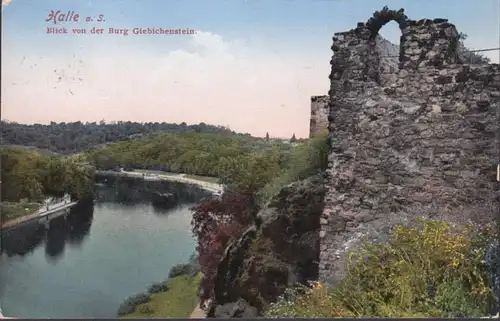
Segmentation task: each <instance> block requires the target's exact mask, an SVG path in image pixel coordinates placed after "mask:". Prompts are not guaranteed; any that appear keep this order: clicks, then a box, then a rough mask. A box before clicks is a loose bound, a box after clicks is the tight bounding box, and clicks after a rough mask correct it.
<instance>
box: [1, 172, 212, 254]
mask: <svg viewBox="0 0 500 321" xmlns="http://www.w3.org/2000/svg"><path fill="white" fill-rule="evenodd" d="M155 193H172V194H175V202H172V203H158V202H154V201H153V200H154V196H155ZM208 195H210V193H209V192H207V191H204V190H201V189H199V188H198V187H196V186H193V185H189V184H184V183H176V182H161V181H159V182H144V181H142V180H137V179H134V178H132V179H130V178H118V179H115V178H111V179H109V178H102V177H101V179H100V183H99V184H98V185H97V186H96V189H95V195H94V199H95V203H106V202H111V203H120V204H121V205H124V206H136V205H140V204H142V205H149V204H151V205H152V207H153V210H154V211H153V213H154V214H155V215H160V216H164V215H169V214H170V213H174V212H175V211H176V210H178V209H179V208H181V207H182V206H183V204H186V203H191V202H196V201H198V200H200V199H201V198H203V197H205V196H208ZM93 216H94V205H93V204H92V203H84V204H78V205H77V206H75V207H73V208H72V209H71V211H70V213H69V214H68V215H67V216H65V217H64V216H61V217H58V218H55V219H52V220H51V221H50V222H48V223H46V224H40V223H38V222H37V221H33V222H30V223H27V224H24V225H22V226H20V227H16V228H13V229H10V230H7V231H3V232H0V233H1V235H0V238H1V239H0V257H1V255H2V254H3V255H7V256H8V257H12V256H25V255H27V254H30V253H32V252H33V251H34V250H35V248H37V247H38V246H42V245H44V246H45V255H46V258H47V259H48V260H50V261H51V262H57V261H58V260H59V258H60V257H61V256H62V255H63V254H64V250H65V248H66V245H68V246H71V247H77V248H78V247H81V246H82V243H83V242H84V241H85V239H86V237H87V236H88V234H89V232H90V228H91V226H92V220H93Z"/></svg>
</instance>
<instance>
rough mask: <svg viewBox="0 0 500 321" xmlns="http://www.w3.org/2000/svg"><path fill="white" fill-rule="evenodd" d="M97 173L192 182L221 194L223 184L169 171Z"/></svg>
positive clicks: (100, 172)
mask: <svg viewBox="0 0 500 321" xmlns="http://www.w3.org/2000/svg"><path fill="white" fill-rule="evenodd" d="M97 174H101V175H111V176H122V177H137V178H142V179H144V180H148V181H157V180H164V181H171V182H180V183H187V184H193V185H197V186H198V187H200V188H202V189H204V190H206V191H209V192H212V193H215V194H222V192H223V189H224V188H223V186H222V185H221V184H216V183H211V182H206V181H202V180H197V179H193V178H189V177H186V174H173V173H172V174H171V173H165V174H160V173H152V172H151V173H147V172H128V171H124V170H122V171H120V172H116V171H97Z"/></svg>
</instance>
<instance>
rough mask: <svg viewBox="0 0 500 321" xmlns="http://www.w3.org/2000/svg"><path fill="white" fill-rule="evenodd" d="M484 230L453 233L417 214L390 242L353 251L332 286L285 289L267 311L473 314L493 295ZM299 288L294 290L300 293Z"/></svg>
mask: <svg viewBox="0 0 500 321" xmlns="http://www.w3.org/2000/svg"><path fill="white" fill-rule="evenodd" d="M493 240H494V236H493V232H492V230H491V229H490V228H485V229H481V230H475V229H473V228H472V226H469V227H467V228H464V229H461V230H458V231H453V230H452V229H451V228H450V226H449V225H448V224H447V223H445V222H438V221H430V220H422V221H421V222H420V224H419V225H418V226H416V227H413V228H406V227H402V226H399V227H397V228H396V229H395V230H394V232H393V235H392V236H391V239H390V241H389V242H388V243H377V244H365V245H364V246H362V247H361V248H360V249H359V250H358V251H356V252H354V253H351V255H350V259H349V262H348V264H347V276H346V278H345V279H344V281H343V282H342V283H341V284H340V285H339V286H338V287H337V288H335V289H330V288H328V287H325V286H323V285H322V284H313V286H312V287H307V288H304V287H301V288H298V289H292V290H289V291H288V292H287V293H286V295H285V296H283V297H281V298H280V299H279V300H278V302H276V303H274V304H272V305H271V306H270V308H269V309H268V310H267V311H266V315H267V316H268V317H277V316H279V317H290V318H291V317H307V318H313V317H322V318H330V317H479V316H484V315H488V314H490V313H491V312H493V309H494V307H495V297H494V294H493V291H492V287H491V284H492V282H491V281H492V280H491V274H490V273H489V272H488V269H487V266H486V265H485V261H484V258H485V249H486V248H487V247H488V245H489V244H491V243H492V242H493ZM299 290H300V291H302V292H303V293H299V292H298V291H299Z"/></svg>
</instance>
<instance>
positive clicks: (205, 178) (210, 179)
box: [184, 174, 219, 184]
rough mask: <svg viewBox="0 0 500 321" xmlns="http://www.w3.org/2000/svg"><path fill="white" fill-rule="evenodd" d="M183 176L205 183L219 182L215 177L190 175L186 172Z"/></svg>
mask: <svg viewBox="0 0 500 321" xmlns="http://www.w3.org/2000/svg"><path fill="white" fill-rule="evenodd" d="M184 177H185V178H189V179H195V180H197V181H202V182H207V183H213V184H218V183H219V179H218V178H217V177H209V176H199V175H190V174H186V175H185V176H184Z"/></svg>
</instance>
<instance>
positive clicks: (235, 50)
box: [2, 0, 500, 136]
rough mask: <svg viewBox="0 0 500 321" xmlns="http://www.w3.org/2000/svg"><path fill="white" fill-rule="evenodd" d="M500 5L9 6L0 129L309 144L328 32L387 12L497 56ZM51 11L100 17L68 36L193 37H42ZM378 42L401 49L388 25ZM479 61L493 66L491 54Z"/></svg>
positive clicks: (85, 0)
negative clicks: (80, 128)
mask: <svg viewBox="0 0 500 321" xmlns="http://www.w3.org/2000/svg"><path fill="white" fill-rule="evenodd" d="M499 1H500V0H475V1H470V0H460V1H458V0H384V1H378V0H337V1H335V0H301V1H299V0H288V1H285V0H253V1H251V0H248V1H243V0H241V1H240V0H231V1H229V0H228V1H221V0H213V1H209V0H73V1H67V0H43V1H41V0H13V1H12V2H11V3H10V4H9V5H8V6H5V7H3V9H2V11H3V12H2V13H3V39H2V54H3V57H4V59H2V60H3V61H2V65H3V66H2V67H4V66H5V67H6V68H4V70H5V69H7V70H6V72H4V75H3V76H2V77H4V78H5V79H4V81H3V82H2V101H3V104H2V107H3V108H4V110H3V113H2V114H3V115H2V117H4V118H6V119H9V120H12V121H20V122H29V123H31V122H48V121H50V120H55V121H73V120H82V121H87V120H100V119H103V118H104V119H106V120H129V119H130V120H138V121H147V120H161V121H163V120H164V121H172V122H181V121H186V122H188V123H193V122H199V121H205V122H209V123H217V124H221V125H229V126H230V127H232V128H234V129H236V130H241V131H246V132H251V133H254V134H258V135H263V134H265V132H266V131H269V132H270V133H271V134H275V135H277V136H289V135H291V134H292V132H294V131H295V132H296V133H297V134H298V135H299V136H306V135H307V131H308V126H309V120H308V118H309V117H308V114H309V99H310V96H311V95H320V94H325V93H326V92H327V91H328V86H329V83H328V78H327V77H328V73H329V67H330V66H329V57H330V56H331V50H330V46H331V41H332V40H331V37H332V36H333V33H334V32H339V31H345V30H349V29H352V28H354V27H355V26H356V23H357V22H358V21H363V22H364V21H366V20H367V19H368V18H369V17H370V16H371V15H372V13H373V12H374V11H375V10H380V9H381V8H382V7H383V6H384V5H387V6H389V8H391V9H399V8H401V7H403V8H405V10H406V14H407V15H408V16H409V17H410V18H411V19H421V18H425V17H427V18H437V17H442V18H447V19H449V20H450V22H452V23H454V24H455V25H456V26H457V29H458V30H459V31H461V32H464V33H466V34H468V36H469V38H468V39H467V41H466V45H467V46H469V47H471V48H474V49H479V48H486V47H499V46H500V45H499V41H500V40H499V38H500V35H499V29H500V23H499V10H500V9H499V7H500V5H499ZM52 9H54V10H61V11H63V12H64V11H67V10H73V11H75V12H77V13H79V14H80V16H81V17H82V18H83V17H86V16H93V17H96V16H97V15H98V14H103V15H104V19H105V22H103V23H91V24H86V23H85V22H81V23H76V24H75V23H73V24H65V25H63V26H66V27H69V28H73V27H92V26H102V27H103V28H105V32H107V28H110V27H112V28H134V27H143V28H147V27H164V28H172V29H174V28H191V29H195V30H197V31H198V34H197V35H196V36H183V35H179V36H174V35H169V36H165V35H163V36H162V35H154V36H137V35H129V36H127V37H124V36H117V35H93V36H91V35H83V36H76V35H48V34H46V27H47V26H50V24H49V23H47V22H45V18H46V17H47V15H48V13H49V11H50V10H52ZM82 20H83V19H82ZM52 26H53V25H52ZM380 33H381V35H382V36H384V37H386V38H387V39H389V40H391V41H393V42H397V41H398V40H399V36H400V33H399V30H398V29H397V25H396V24H395V23H390V24H388V25H387V26H385V27H384V28H382V30H381V32H380ZM488 56H489V57H490V58H492V59H493V60H494V61H496V62H498V56H499V53H498V51H497V52H491V53H488ZM54 70H57V72H54ZM59 77H61V79H59ZM75 79H78V80H75ZM22 93H31V95H30V94H22ZM129 96H130V97H129Z"/></svg>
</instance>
